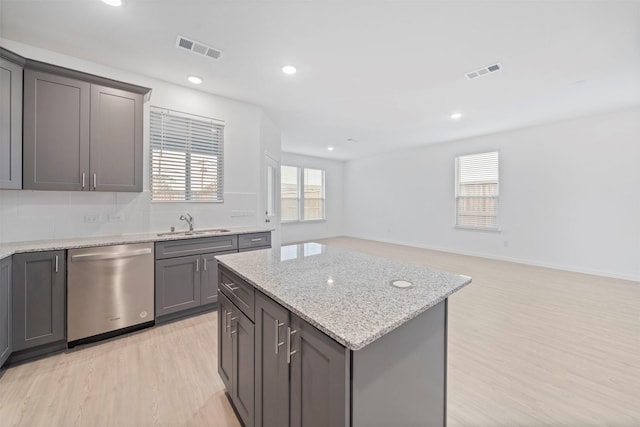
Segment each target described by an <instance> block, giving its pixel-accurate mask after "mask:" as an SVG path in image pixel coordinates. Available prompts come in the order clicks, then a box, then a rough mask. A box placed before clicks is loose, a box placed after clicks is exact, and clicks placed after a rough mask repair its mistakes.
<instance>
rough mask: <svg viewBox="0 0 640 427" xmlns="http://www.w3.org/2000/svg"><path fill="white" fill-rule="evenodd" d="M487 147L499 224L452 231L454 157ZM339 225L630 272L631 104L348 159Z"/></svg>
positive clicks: (638, 157)
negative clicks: (494, 164) (496, 171)
mask: <svg viewBox="0 0 640 427" xmlns="http://www.w3.org/2000/svg"><path fill="white" fill-rule="evenodd" d="M491 150H499V152H500V204H501V206H500V227H501V229H502V232H500V233H491V232H479V231H467V230H459V229H455V228H454V227H453V224H454V216H455V203H454V157H455V156H457V155H461V154H469V153H477V152H483V151H491ZM345 231H346V234H348V235H350V236H355V237H361V238H368V239H374V240H381V241H388V242H396V243H403V244H408V245H414V246H419V247H426V248H433V249H439V250H445V251H450V252H458V253H465V254H471V255H479V256H484V257H491V258H499V259H506V260H513V261H518V262H524V263H530V264H537V265H543V266H550V267H555V268H561V269H567V270H574V271H582V272H587V273H593V274H600V275H605V276H613V277H621V278H628V279H633V280H640V109H631V110H625V111H620V112H615V113H609V114H603V115H598V116H593V117H585V118H580V119H574V120H570V121H563V122H558V123H552V124H546V125H542V126H537V127H531V128H526V129H520V130H516V131H510V132H504V133H499V134H494V135H488V136H483V137H477V138H471V139H466V140H461V141H457V142H452V143H444V144H438V145H430V146H423V147H420V148H416V149H411V150H404V151H397V152H392V153H387V154H384V155H379V156H375V157H370V158H365V159H360V160H354V161H350V162H348V163H346V165H345Z"/></svg>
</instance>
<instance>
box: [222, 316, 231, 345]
mask: <svg viewBox="0 0 640 427" xmlns="http://www.w3.org/2000/svg"><path fill="white" fill-rule="evenodd" d="M229 316H231V312H230V311H226V310H225V311H224V323H225V327H224V328H225V329H226V331H227V336H228V337H229V338H231V333H230V332H231V323H230V322H229Z"/></svg>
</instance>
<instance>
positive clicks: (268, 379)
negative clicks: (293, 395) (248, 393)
mask: <svg viewBox="0 0 640 427" xmlns="http://www.w3.org/2000/svg"><path fill="white" fill-rule="evenodd" d="M255 300H256V311H255V316H256V317H255V319H256V405H255V407H256V417H255V424H256V427H280V426H288V425H289V364H288V362H287V354H286V351H287V346H286V340H287V327H288V326H289V311H288V310H287V309H285V308H284V307H282V306H281V305H279V304H277V303H275V302H274V301H273V300H272V299H270V298H268V297H266V296H264V295H263V294H262V293H260V292H256V298H255Z"/></svg>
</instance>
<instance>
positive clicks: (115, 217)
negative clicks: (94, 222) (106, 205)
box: [107, 213, 124, 222]
mask: <svg viewBox="0 0 640 427" xmlns="http://www.w3.org/2000/svg"><path fill="white" fill-rule="evenodd" d="M107 221H109V222H123V221H124V214H122V213H117V214H110V215H109V217H108V218H107Z"/></svg>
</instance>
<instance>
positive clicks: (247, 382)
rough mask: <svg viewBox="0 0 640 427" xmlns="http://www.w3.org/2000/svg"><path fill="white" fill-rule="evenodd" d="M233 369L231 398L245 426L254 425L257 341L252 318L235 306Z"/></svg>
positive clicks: (232, 333)
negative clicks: (255, 340) (255, 341)
mask: <svg viewBox="0 0 640 427" xmlns="http://www.w3.org/2000/svg"><path fill="white" fill-rule="evenodd" d="M230 320H231V337H232V339H233V369H232V375H231V382H232V383H233V385H232V387H231V399H232V400H233V404H234V406H235V407H236V410H237V411H238V415H240V418H241V419H242V422H243V423H244V426H245V427H253V425H254V407H253V405H254V373H255V365H254V361H255V353H254V349H255V343H254V326H253V323H252V322H251V320H250V319H249V318H248V317H247V316H245V315H244V313H242V312H241V311H240V310H238V309H237V308H236V307H235V306H234V307H233V313H232V315H231V319H230Z"/></svg>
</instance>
